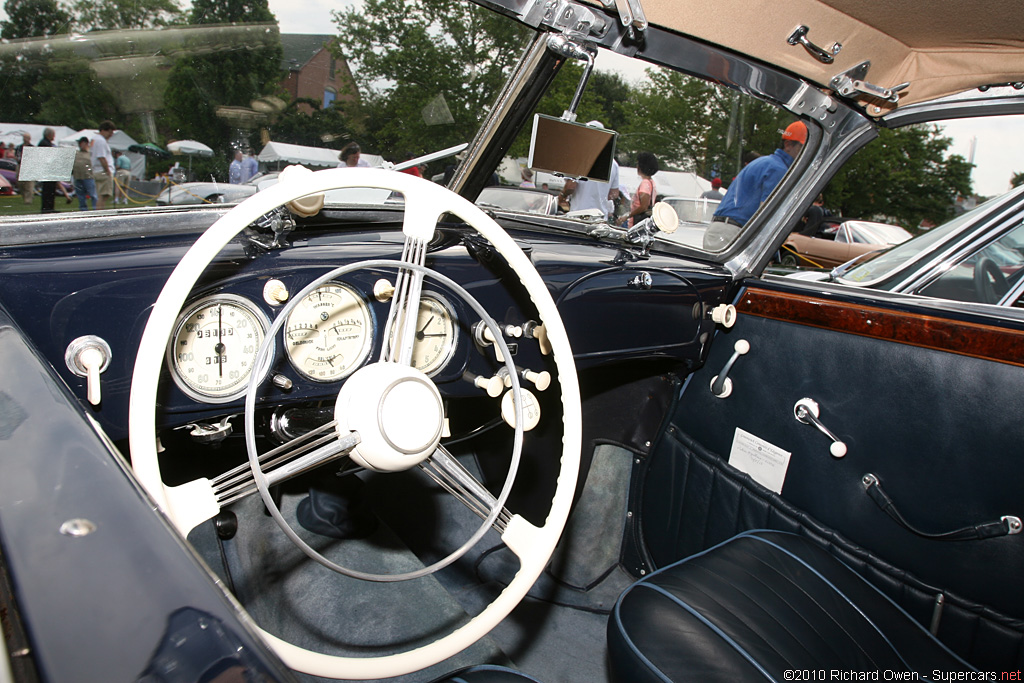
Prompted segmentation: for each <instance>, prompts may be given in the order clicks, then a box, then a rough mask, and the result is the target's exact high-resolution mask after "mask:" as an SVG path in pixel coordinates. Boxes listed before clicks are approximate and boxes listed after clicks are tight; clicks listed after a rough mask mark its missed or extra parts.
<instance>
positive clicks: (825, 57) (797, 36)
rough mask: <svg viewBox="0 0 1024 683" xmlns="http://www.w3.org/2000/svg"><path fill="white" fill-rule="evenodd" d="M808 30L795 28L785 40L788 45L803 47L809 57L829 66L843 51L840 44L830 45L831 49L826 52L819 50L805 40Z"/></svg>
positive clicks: (803, 27)
mask: <svg viewBox="0 0 1024 683" xmlns="http://www.w3.org/2000/svg"><path fill="white" fill-rule="evenodd" d="M810 30H811V29H809V28H808V27H806V26H802V25H801V26H797V27H796V28H795V29H793V32H792V33H790V34H789V38H786V42H787V43H789V44H790V45H803V46H804V47H805V48H807V51H808V52H810V53H811V56H812V57H814V58H815V59H817V60H818V61H819V62H821V63H822V64H831V63H832V62H834V61H835V58H836V55H837V54H839V51H840V50H842V49H843V45H842V43H832V47H831V48H829V49H828V50H825V49H823V48H820V47H818V46H817V45H815V44H814V43H812V42H811V41H809V40H807V32H808V31H810Z"/></svg>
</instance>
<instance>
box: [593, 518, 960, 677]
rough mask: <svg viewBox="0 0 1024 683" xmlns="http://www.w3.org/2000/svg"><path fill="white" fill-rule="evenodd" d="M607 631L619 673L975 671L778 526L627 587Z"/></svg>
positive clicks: (773, 674)
mask: <svg viewBox="0 0 1024 683" xmlns="http://www.w3.org/2000/svg"><path fill="white" fill-rule="evenodd" d="M608 638H609V653H610V656H611V661H612V668H613V671H614V673H615V675H616V677H617V679H618V680H620V681H636V682H643V681H702V682H705V683H713V682H715V681H723V682H724V681H729V682H730V683H733V682H735V681H746V680H755V681H756V680H774V681H786V680H793V679H792V674H789V675H788V676H787V674H786V672H787V671H793V670H800V669H806V670H820V669H825V670H827V671H831V670H839V671H844V672H845V671H852V672H867V673H869V674H871V673H873V672H879V673H881V672H885V671H913V672H918V673H920V674H922V679H924V678H926V677H930V676H931V675H932V671H933V670H936V669H939V670H942V671H973V670H974V669H973V668H972V667H971V666H970V665H969V664H967V663H966V662H964V661H963V660H962V659H960V658H959V657H957V656H956V655H954V654H953V653H952V652H950V651H949V650H948V649H947V648H946V647H945V646H944V645H942V644H941V643H940V642H939V641H938V640H936V639H935V638H934V637H932V635H931V634H930V633H928V631H926V630H925V629H924V628H922V627H921V625H920V624H918V623H917V622H915V621H914V620H913V619H911V618H910V616H909V615H907V613H906V612H904V611H903V610H902V609H900V608H899V607H898V606H897V605H896V604H895V603H893V602H892V601H891V600H889V598H887V597H886V596H884V595H883V594H882V593H880V592H879V591H878V590H877V589H875V588H874V587H873V586H872V585H871V584H869V583H868V582H867V581H865V580H864V579H863V578H861V577H860V575H858V574H857V573H856V572H854V571H853V570H852V569H850V568H849V567H848V566H846V565H845V564H843V563H842V562H841V561H839V560H838V559H836V558H835V557H833V556H832V555H830V554H829V553H828V552H826V551H825V550H823V549H821V548H820V547H818V546H817V545H814V544H813V543H811V542H810V541H808V540H806V539H804V538H803V537H801V536H797V535H794V534H788V533H784V532H776V531H755V532H749V533H745V534H741V535H739V536H735V537H733V538H731V539H729V540H728V541H726V542H724V543H722V544H720V545H718V546H716V547H714V548H711V549H710V550H708V551H706V552H704V553H701V554H699V555H695V556H693V557H690V558H687V559H685V560H682V561H681V562H677V563H675V564H672V565H669V566H668V567H665V568H664V569H661V570H659V571H657V572H654V573H653V574H651V575H650V576H648V577H645V578H644V579H642V580H640V581H638V582H637V583H635V584H633V585H632V586H631V587H630V588H628V589H627V590H626V591H625V592H623V594H622V595H621V596H620V597H619V600H618V603H617V604H616V606H615V610H614V611H613V613H612V618H611V619H610V620H609V625H608ZM829 680H832V679H829ZM836 680H839V679H836ZM845 680H860V679H857V678H850V679H845Z"/></svg>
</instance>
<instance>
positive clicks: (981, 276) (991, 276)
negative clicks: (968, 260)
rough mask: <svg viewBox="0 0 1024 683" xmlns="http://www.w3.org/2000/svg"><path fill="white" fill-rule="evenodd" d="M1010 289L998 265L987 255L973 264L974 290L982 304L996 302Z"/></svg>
mask: <svg viewBox="0 0 1024 683" xmlns="http://www.w3.org/2000/svg"><path fill="white" fill-rule="evenodd" d="M1009 289H1010V284H1009V282H1007V280H1006V276H1005V275H1003V271H1001V270H999V265H998V264H996V262H995V261H993V260H992V259H990V258H989V257H987V256H982V257H980V258H979V259H978V262H977V263H975V264H974V292H975V294H977V295H978V300H979V301H980V302H981V303H983V304H997V303H999V300H1000V299H1002V298H1003V295H1004V294H1006V292H1008V291H1009Z"/></svg>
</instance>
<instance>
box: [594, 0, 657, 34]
mask: <svg viewBox="0 0 1024 683" xmlns="http://www.w3.org/2000/svg"><path fill="white" fill-rule="evenodd" d="M601 4H603V5H604V6H605V7H606V8H608V9H617V10H618V11H619V21H621V22H622V25H623V26H626V27H630V26H632V27H633V28H635V29H636V30H637V31H646V30H647V16H646V15H645V14H644V8H643V7H641V6H640V0H601Z"/></svg>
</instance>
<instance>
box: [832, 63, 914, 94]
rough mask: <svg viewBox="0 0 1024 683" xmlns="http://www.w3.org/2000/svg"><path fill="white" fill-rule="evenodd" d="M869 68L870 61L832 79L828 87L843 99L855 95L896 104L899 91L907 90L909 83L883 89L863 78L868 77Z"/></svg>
mask: <svg viewBox="0 0 1024 683" xmlns="http://www.w3.org/2000/svg"><path fill="white" fill-rule="evenodd" d="M870 68H871V62H870V61H864V62H861V63H860V64H858V65H857V66H855V67H853V68H852V69H847V70H846V71H844V72H842V73H839V74H836V75H835V76H833V77H832V81H831V82H830V83H829V85H830V86H831V87H832V89H833V90H835V91H836V92H837V93H839V94H840V95H842V96H843V97H854V96H855V95H856V94H857V93H862V94H864V95H868V96H869V97H877V98H878V99H880V100H885V101H886V102H892V103H896V102H898V101H899V99H900V91H902V90H904V89H906V88H908V87H909V86H910V83H909V82H908V83H900V84H899V85H894V86H893V87H891V88H883V87H881V86H878V85H875V84H873V83H868V82H867V81H865V80H864V77H865V76H867V75H868V69H870Z"/></svg>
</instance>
